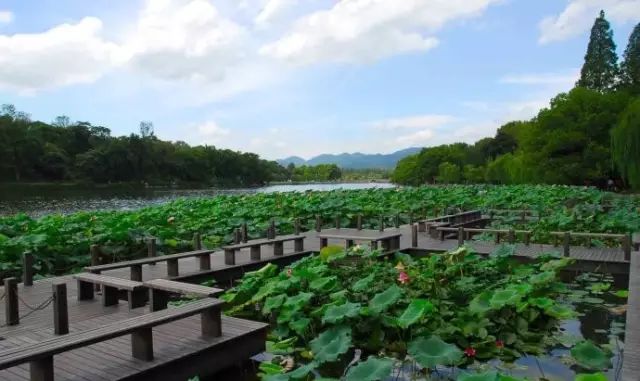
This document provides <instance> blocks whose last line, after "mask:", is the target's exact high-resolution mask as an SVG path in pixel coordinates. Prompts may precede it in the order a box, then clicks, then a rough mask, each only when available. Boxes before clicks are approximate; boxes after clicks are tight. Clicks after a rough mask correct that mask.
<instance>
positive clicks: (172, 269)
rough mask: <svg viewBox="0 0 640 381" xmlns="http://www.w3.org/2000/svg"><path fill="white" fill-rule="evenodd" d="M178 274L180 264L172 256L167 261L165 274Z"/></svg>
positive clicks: (170, 275) (173, 275)
mask: <svg viewBox="0 0 640 381" xmlns="http://www.w3.org/2000/svg"><path fill="white" fill-rule="evenodd" d="M178 275H180V264H179V263H178V259H177V258H172V259H170V260H168V261H167V276H168V277H169V278H171V277H176V276H178Z"/></svg>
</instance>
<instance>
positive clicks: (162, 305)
mask: <svg viewBox="0 0 640 381" xmlns="http://www.w3.org/2000/svg"><path fill="white" fill-rule="evenodd" d="M168 304H169V293H168V292H167V291H165V290H161V289H158V288H150V289H149V309H150V311H151V312H155V311H161V310H164V309H166V308H167V305H168Z"/></svg>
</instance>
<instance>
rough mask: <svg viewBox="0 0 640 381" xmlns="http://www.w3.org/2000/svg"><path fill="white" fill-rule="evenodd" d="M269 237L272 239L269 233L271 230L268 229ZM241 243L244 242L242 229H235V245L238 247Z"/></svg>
mask: <svg viewBox="0 0 640 381" xmlns="http://www.w3.org/2000/svg"><path fill="white" fill-rule="evenodd" d="M267 237H270V233H269V230H268V229H267ZM240 242H242V237H241V234H240V229H235V230H234V231H233V243H234V244H236V245H237V244H239V243H240Z"/></svg>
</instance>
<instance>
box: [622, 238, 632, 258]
mask: <svg viewBox="0 0 640 381" xmlns="http://www.w3.org/2000/svg"><path fill="white" fill-rule="evenodd" d="M631 241H632V237H631V233H627V234H625V235H624V238H622V250H623V251H624V259H625V261H630V260H631V246H632V242H631Z"/></svg>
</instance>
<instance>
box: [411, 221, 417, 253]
mask: <svg viewBox="0 0 640 381" xmlns="http://www.w3.org/2000/svg"><path fill="white" fill-rule="evenodd" d="M411 247H418V225H415V224H413V225H411Z"/></svg>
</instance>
